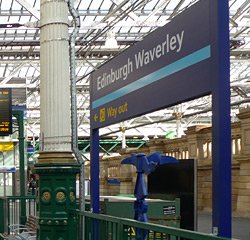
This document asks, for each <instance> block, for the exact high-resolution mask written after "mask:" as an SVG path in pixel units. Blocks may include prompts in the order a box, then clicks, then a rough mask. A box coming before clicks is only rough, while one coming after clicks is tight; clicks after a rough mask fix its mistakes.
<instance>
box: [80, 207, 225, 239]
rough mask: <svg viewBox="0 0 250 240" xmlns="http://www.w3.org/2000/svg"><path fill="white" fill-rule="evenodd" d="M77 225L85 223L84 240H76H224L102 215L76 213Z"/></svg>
mask: <svg viewBox="0 0 250 240" xmlns="http://www.w3.org/2000/svg"><path fill="white" fill-rule="evenodd" d="M76 215H77V217H78V223H80V222H85V234H84V238H82V237H81V236H80V235H81V234H80V233H81V229H80V228H81V227H80V226H81V225H80V224H79V226H78V228H79V229H78V233H79V236H78V240H82V239H85V240H92V239H94V240H140V239H141V240H151V239H152V240H153V239H155V240H156V239H157V240H158V239H161V240H180V239H181V240H208V239H209V240H223V239H224V240H226V239H227V238H222V237H218V236H214V235H208V234H204V233H198V232H193V231H189V230H184V229H178V228H173V227H167V226H162V225H158V224H151V223H142V222H138V221H135V220H130V219H125V218H118V217H113V216H108V215H102V214H94V213H90V212H82V211H77V212H76Z"/></svg>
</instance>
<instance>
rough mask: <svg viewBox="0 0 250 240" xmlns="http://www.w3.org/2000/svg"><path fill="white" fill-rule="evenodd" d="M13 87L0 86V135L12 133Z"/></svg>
mask: <svg viewBox="0 0 250 240" xmlns="http://www.w3.org/2000/svg"><path fill="white" fill-rule="evenodd" d="M11 105H12V101H11V89H8V88H0V136H8V135H10V134H12V110H11Z"/></svg>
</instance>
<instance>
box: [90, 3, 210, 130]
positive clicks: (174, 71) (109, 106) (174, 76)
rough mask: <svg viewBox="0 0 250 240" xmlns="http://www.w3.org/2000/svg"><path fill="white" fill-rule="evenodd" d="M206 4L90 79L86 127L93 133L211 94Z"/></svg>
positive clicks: (208, 17) (150, 37) (114, 61)
mask: <svg viewBox="0 0 250 240" xmlns="http://www.w3.org/2000/svg"><path fill="white" fill-rule="evenodd" d="M211 12H212V11H211V7H210V1H206V0H202V1H200V2H197V3H196V4H194V5H193V6H191V7H190V8H188V9H187V10H185V11H183V12H182V13H181V14H179V15H177V16H176V17H175V18H174V19H173V20H172V21H171V22H170V23H168V24H166V25H165V26H163V27H159V28H157V29H156V30H155V31H154V32H152V33H151V34H149V35H148V36H147V37H145V38H144V40H143V41H141V42H138V43H137V44H135V45H134V46H132V47H130V48H128V49H127V50H125V51H124V52H123V53H121V54H120V55H118V56H117V57H115V58H114V59H112V60H110V61H109V62H107V63H106V64H104V65H103V66H102V67H100V68H99V69H97V70H96V71H95V72H94V73H93V74H92V75H91V82H90V84H91V90H90V91H91V92H90V110H91V128H92V129H97V128H100V127H104V126H107V125H111V124H114V123H117V122H120V121H124V120H126V119H130V118H133V117H136V116H139V115H142V114H146V113H148V112H152V111H155V110H158V109H162V108H164V107H169V106H172V105H175V104H178V103H181V102H183V101H187V100H191V99H194V98H197V97H200V96H204V95H207V94H209V93H210V92H211V88H212V82H211V75H210V73H211V71H212V69H211V68H212V67H211V61H212V58H213V53H212V52H213V51H212V45H213V43H212V40H211V35H210V29H212V28H213V26H211V22H210V15H212V13H211Z"/></svg>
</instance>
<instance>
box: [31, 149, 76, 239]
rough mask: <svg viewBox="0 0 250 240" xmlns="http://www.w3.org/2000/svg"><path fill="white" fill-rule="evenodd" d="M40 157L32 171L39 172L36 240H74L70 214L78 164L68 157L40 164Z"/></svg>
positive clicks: (73, 201)
mask: <svg viewBox="0 0 250 240" xmlns="http://www.w3.org/2000/svg"><path fill="white" fill-rule="evenodd" d="M49 155H50V156H51V153H49ZM55 155H56V153H55ZM43 157H44V155H43V156H42V160H41V161H40V162H39V163H38V164H36V165H35V172H36V173H37V174H39V188H38V196H37V200H38V211H39V219H38V224H39V229H38V238H37V239H39V240H45V239H46V240H57V239H58V240H59V239H60V240H67V239H72V240H74V239H76V226H77V223H76V219H75V218H74V217H73V216H74V215H73V212H74V210H75V209H76V174H77V173H79V171H80V165H79V164H78V163H76V162H74V161H72V162H68V160H67V161H66V162H62V163H59V162H57V163H50V162H48V161H47V160H48V158H46V163H43V159H44V158H43ZM72 158H73V157H72ZM67 159H68V158H67ZM61 160H62V161H63V159H62V158H61ZM72 160H73V159H72Z"/></svg>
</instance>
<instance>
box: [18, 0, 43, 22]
mask: <svg viewBox="0 0 250 240" xmlns="http://www.w3.org/2000/svg"><path fill="white" fill-rule="evenodd" d="M16 2H18V3H19V4H20V5H21V6H23V7H24V8H25V9H26V10H27V11H28V12H30V13H31V14H32V15H33V16H34V17H35V18H36V19H37V20H40V12H39V11H37V10H36V9H35V8H33V7H32V6H31V5H30V3H28V2H27V1H25V0H16Z"/></svg>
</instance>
